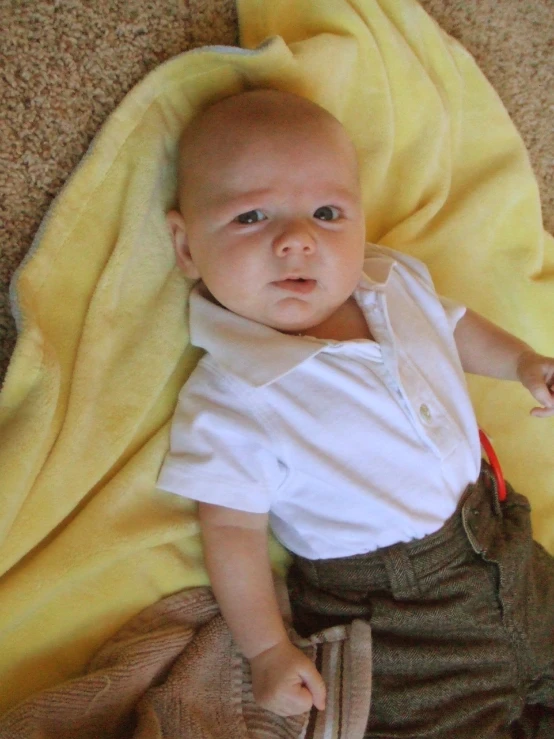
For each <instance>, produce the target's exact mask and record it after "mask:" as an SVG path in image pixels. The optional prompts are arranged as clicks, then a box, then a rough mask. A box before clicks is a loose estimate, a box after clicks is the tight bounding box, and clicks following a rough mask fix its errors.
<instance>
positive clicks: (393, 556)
mask: <svg viewBox="0 0 554 739" xmlns="http://www.w3.org/2000/svg"><path fill="white" fill-rule="evenodd" d="M381 557H382V558H383V562H384V565H385V569H386V571H387V576H388V578H389V582H390V586H391V591H392V594H393V595H394V597H395V598H400V599H403V598H413V597H414V596H420V595H421V591H420V588H419V583H418V580H417V577H416V574H415V572H414V568H413V565H412V561H411V559H410V558H409V556H408V555H407V554H406V551H405V545H403V544H400V545H398V546H397V545H394V546H392V547H386V548H385V549H383V550H382V551H381Z"/></svg>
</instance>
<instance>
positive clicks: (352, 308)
mask: <svg viewBox="0 0 554 739" xmlns="http://www.w3.org/2000/svg"><path fill="white" fill-rule="evenodd" d="M300 335H306V336H314V337H315V338H316V339H333V340H334V341H350V340H352V339H370V340H373V335H372V334H371V331H370V330H369V326H368V325H367V321H366V319H365V316H364V314H363V313H362V310H361V308H360V306H359V305H358V303H357V302H356V300H355V299H354V297H353V296H351V297H350V298H348V300H347V301H346V302H345V303H343V304H342V305H341V306H340V308H338V309H337V310H336V311H335V312H334V313H333V314H332V315H331V316H329V318H327V319H326V320H325V321H323V322H322V323H320V324H318V325H317V326H313V327H312V328H308V329H306V330H305V331H302V332H301V334H300Z"/></svg>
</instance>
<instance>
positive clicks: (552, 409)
mask: <svg viewBox="0 0 554 739" xmlns="http://www.w3.org/2000/svg"><path fill="white" fill-rule="evenodd" d="M528 390H529V392H530V393H531V395H532V396H533V397H534V398H535V400H538V402H539V403H540V404H541V405H540V407H538V408H533V409H532V410H531V415H532V416H537V417H538V418H546V417H547V416H552V415H554V394H553V392H552V389H551V388H550V387H548V386H547V385H545V384H544V383H536V384H534V385H531V386H528Z"/></svg>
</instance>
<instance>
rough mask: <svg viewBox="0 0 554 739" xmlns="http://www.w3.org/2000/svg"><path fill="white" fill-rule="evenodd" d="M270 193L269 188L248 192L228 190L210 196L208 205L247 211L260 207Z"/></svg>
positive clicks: (214, 207)
mask: <svg viewBox="0 0 554 739" xmlns="http://www.w3.org/2000/svg"><path fill="white" fill-rule="evenodd" d="M270 194H271V191H270V190H269V189H267V188H264V189H260V190H248V192H238V191H233V190H227V191H223V192H218V193H217V195H214V196H213V197H212V198H210V203H209V205H208V207H209V208H210V210H212V209H213V210H217V211H221V212H227V211H229V212H231V213H246V212H247V211H249V210H253V209H254V208H257V207H259V206H260V205H261V204H262V203H263V201H264V199H266V198H268V196H269V195H270Z"/></svg>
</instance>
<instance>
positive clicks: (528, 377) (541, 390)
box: [517, 351, 554, 418]
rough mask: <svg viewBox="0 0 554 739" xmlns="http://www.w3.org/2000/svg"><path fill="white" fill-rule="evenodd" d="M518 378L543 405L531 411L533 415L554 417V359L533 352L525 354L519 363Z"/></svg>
mask: <svg viewBox="0 0 554 739" xmlns="http://www.w3.org/2000/svg"><path fill="white" fill-rule="evenodd" d="M517 376H518V377H519V380H520V382H521V383H522V384H523V385H524V386H525V387H526V388H527V390H529V392H530V393H531V395H532V396H533V397H534V398H535V400H538V402H539V403H540V404H541V405H540V407H538V408H533V409H532V410H531V415H532V416H540V417H542V418H544V417H546V416H554V358H552V357H544V356H542V355H541V354H537V353H536V352H533V351H526V352H523V353H522V355H521V356H520V358H519V361H518V363H517Z"/></svg>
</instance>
